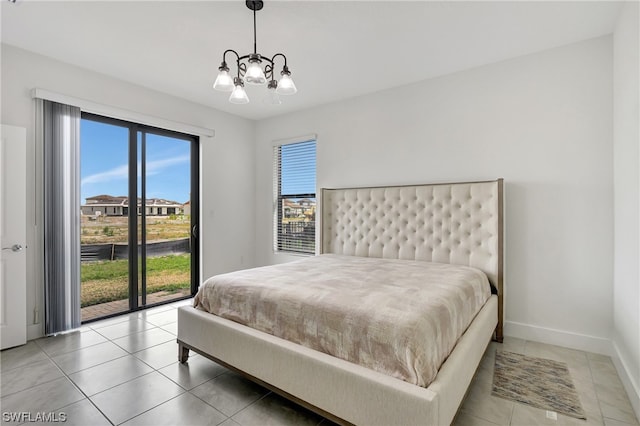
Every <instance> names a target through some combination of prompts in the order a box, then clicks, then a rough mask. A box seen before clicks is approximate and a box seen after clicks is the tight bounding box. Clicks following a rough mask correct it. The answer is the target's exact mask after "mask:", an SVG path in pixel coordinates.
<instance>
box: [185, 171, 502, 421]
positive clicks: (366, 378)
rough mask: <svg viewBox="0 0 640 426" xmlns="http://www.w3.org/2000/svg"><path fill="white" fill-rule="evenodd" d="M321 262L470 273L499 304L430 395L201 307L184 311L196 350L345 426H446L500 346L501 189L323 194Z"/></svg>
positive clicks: (487, 184)
mask: <svg viewBox="0 0 640 426" xmlns="http://www.w3.org/2000/svg"><path fill="white" fill-rule="evenodd" d="M320 209H321V211H322V215H321V235H320V242H321V244H320V246H321V253H335V254H344V255H353V256H366V257H379V258H393V259H411V260H422V261H432V262H442V263H453V264H461V265H469V266H473V267H475V268H478V269H480V270H482V271H484V272H485V273H486V274H487V276H488V277H489V281H490V283H491V284H492V287H493V290H494V293H495V294H494V295H493V296H491V298H490V299H489V301H488V302H487V303H486V304H485V306H484V307H483V308H482V309H481V310H480V312H479V313H478V314H477V315H476V317H475V319H474V320H473V322H472V323H471V325H470V326H469V327H468V329H467V331H466V332H465V333H464V334H463V335H462V337H461V338H460V340H459V341H458V343H457V344H456V346H455V348H454V350H453V351H452V352H451V354H450V355H449V357H448V358H447V360H446V361H445V362H444V364H442V366H441V368H440V369H439V370H438V374H437V376H436V378H435V380H434V381H433V382H432V383H431V384H430V385H429V386H428V387H426V388H423V387H419V386H415V385H412V384H410V383H407V382H404V381H402V380H398V379H395V378H393V377H390V376H386V375H384V374H381V373H378V372H375V371H372V370H369V369H367V368H364V367H360V366H358V365H355V364H352V363H350V362H347V361H344V360H342V359H338V358H334V357H332V356H330V355H327V354H324V353H320V352H317V351H314V350H312V349H309V348H306V347H304V346H301V345H298V344H295V343H291V342H288V341H286V340H283V339H280V338H278V337H275V336H272V335H269V334H266V333H263V332H260V331H257V330H254V329H251V328H248V327H246V326H243V325H241V324H238V323H235V322H233V321H229V320H226V319H224V318H220V317H217V316H215V315H212V314H209V313H207V312H204V311H201V310H198V309H195V308H193V307H181V308H180V309H179V310H178V344H179V358H180V361H181V362H185V361H186V360H187V358H188V353H189V350H194V351H195V352H197V353H199V354H202V355H204V356H206V357H209V358H211V359H213V360H214V361H216V362H218V363H221V364H223V365H225V366H227V367H229V368H231V369H233V370H235V371H237V372H240V373H242V374H243V375H245V376H246V377H249V378H250V379H252V380H254V381H255V382H257V383H259V384H261V385H263V386H265V387H267V388H269V389H271V390H273V391H275V392H277V393H279V394H281V395H283V396H285V397H287V398H289V399H291V400H293V401H295V402H297V403H299V404H301V405H303V406H305V407H307V408H309V409H311V410H313V411H315V412H317V413H319V414H321V415H323V416H325V417H328V418H329V419H331V420H333V421H335V422H338V423H343V424H349V423H352V424H366V425H375V424H380V425H391V424H402V425H410V424H420V425H427V424H428V425H446V424H450V423H451V421H452V420H453V418H454V416H455V414H456V412H457V410H458V407H459V405H460V402H461V401H462V399H463V398H464V395H465V393H466V390H467V388H468V386H469V383H470V382H471V379H472V378H473V375H474V373H475V370H476V368H477V366H478V364H479V362H480V360H481V358H482V355H483V353H484V351H485V349H486V347H487V345H488V343H489V341H490V340H491V339H492V338H494V339H495V340H497V341H502V320H503V306H502V300H503V260H502V259H503V248H502V245H503V181H502V179H498V180H495V181H484V182H466V183H451V184H432V185H413V186H395V187H377V188H353V189H323V190H322V195H321V201H320Z"/></svg>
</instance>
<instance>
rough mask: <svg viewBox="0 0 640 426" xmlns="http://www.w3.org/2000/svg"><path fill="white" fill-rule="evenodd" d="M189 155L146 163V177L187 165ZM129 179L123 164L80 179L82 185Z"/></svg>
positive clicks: (125, 166)
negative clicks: (168, 168) (173, 167)
mask: <svg viewBox="0 0 640 426" xmlns="http://www.w3.org/2000/svg"><path fill="white" fill-rule="evenodd" d="M190 159H191V158H190V156H189V155H182V156H179V157H173V158H164V159H162V160H154V161H148V162H147V170H146V172H147V175H148V176H151V175H156V174H158V173H160V172H161V171H162V170H163V169H166V168H167V167H171V166H175V165H178V164H185V163H188V162H189V160H190ZM140 173H141V165H140V163H138V177H139V176H140ZM128 177H129V166H128V165H127V164H123V165H121V166H117V167H114V168H112V169H110V170H107V171H104V172H100V173H94V174H92V175H89V176H87V177H85V178H83V179H82V182H81V183H82V185H85V184H89V183H100V182H110V181H114V180H121V179H127V178H128Z"/></svg>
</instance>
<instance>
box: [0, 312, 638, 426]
mask: <svg viewBox="0 0 640 426" xmlns="http://www.w3.org/2000/svg"><path fill="white" fill-rule="evenodd" d="M186 303H189V301H182V302H178V303H175V304H172V305H165V306H162V307H158V308H154V309H151V310H148V311H144V312H138V313H133V314H129V315H124V316H121V317H117V318H111V319H108V320H104V321H99V322H95V323H90V324H89V325H87V326H86V327H83V328H82V329H81V330H80V331H79V332H74V333H70V334H66V335H61V336H56V337H50V338H43V339H39V340H35V341H31V342H29V343H27V344H26V345H24V346H21V347H18V348H14V349H10V350H6V351H3V352H2V353H1V363H0V364H1V376H0V379H1V380H0V381H1V391H0V395H1V397H2V398H1V400H0V405H1V406H2V413H3V423H7V424H18V423H20V422H13V423H12V422H11V421H7V420H10V419H8V418H4V416H5V415H6V413H23V412H30V413H32V417H31V419H29V418H23V419H22V421H28V420H34V419H37V417H36V415H37V414H38V413H53V414H52V415H56V414H57V415H58V417H57V419H58V420H60V418H61V417H60V413H64V416H65V417H66V422H65V424H67V425H120V424H123V425H154V426H160V425H223V426H238V425H319V424H322V425H330V424H332V423H331V422H329V421H328V420H325V419H323V418H322V417H319V416H317V415H315V414H313V413H311V412H309V411H307V410H305V409H303V408H301V407H298V406H296V405H294V404H292V403H290V402H288V401H286V400H284V399H282V398H280V397H278V396H277V395H275V394H273V393H271V392H269V391H268V390H266V389H264V388H262V387H260V386H257V385H255V384H253V383H251V382H249V381H247V380H245V379H244V378H242V377H240V376H238V375H236V374H234V373H232V372H230V371H228V370H226V369H225V368H223V367H221V366H219V365H217V364H215V363H213V362H212V361H210V360H208V359H206V358H204V357H202V356H198V355H193V354H192V355H193V356H192V357H191V358H190V359H189V362H188V363H187V364H185V365H182V364H179V363H178V362H177V345H176V342H175V339H176V332H177V326H176V319H177V316H176V315H177V314H176V313H177V311H176V308H177V307H178V306H180V305H182V304H186ZM500 347H501V348H503V349H504V350H510V351H513V352H519V353H524V354H526V355H532V356H539V357H545V358H551V359H556V360H559V361H564V362H566V363H567V364H568V366H569V369H570V371H571V374H572V376H573V378H574V382H575V384H576V387H577V389H578V393H579V395H580V399H581V401H582V404H583V408H584V409H585V411H586V413H587V418H588V419H587V421H581V420H576V419H572V418H568V417H564V416H562V415H558V419H557V420H551V419H549V418H547V416H546V414H547V413H546V412H545V411H544V410H539V409H535V408H530V407H528V406H526V405H522V404H518V403H513V402H510V401H507V400H503V399H500V398H496V397H493V396H491V381H492V374H493V362H494V354H495V350H496V348H500ZM55 419H56V418H54V419H50V420H55ZM454 424H455V425H457V426H466V425H478V426H484V425H488V426H492V425H522V426H528V425H585V426H586V425H607V426H614V425H618V426H620V425H636V426H638V421H637V419H636V418H635V416H634V414H633V410H632V408H631V405H630V403H629V400H628V398H627V396H626V394H625V393H624V390H623V389H622V384H621V382H620V379H619V378H618V376H617V374H616V372H615V369H614V367H613V364H612V363H611V360H610V359H609V358H608V357H604V356H601V355H595V354H590V353H585V352H581V351H575V350H570V349H565V348H560V347H557V346H551V345H545V344H541V343H536V342H530V341H524V340H519V339H513V338H507V339H506V341H505V343H504V344H502V345H499V344H496V343H491V345H490V347H489V348H488V349H487V352H486V354H485V356H484V358H483V360H482V363H481V366H480V368H479V370H478V372H477V374H476V377H475V378H474V380H473V383H472V385H471V386H470V388H469V393H468V394H467V397H466V398H465V400H464V401H463V404H462V406H461V408H460V411H459V413H458V416H457V417H456V419H455V421H454Z"/></svg>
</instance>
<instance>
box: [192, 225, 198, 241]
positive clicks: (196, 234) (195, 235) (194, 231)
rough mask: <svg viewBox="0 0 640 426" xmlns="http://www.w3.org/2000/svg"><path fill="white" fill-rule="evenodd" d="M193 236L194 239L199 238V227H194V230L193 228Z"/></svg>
mask: <svg viewBox="0 0 640 426" xmlns="http://www.w3.org/2000/svg"><path fill="white" fill-rule="evenodd" d="M191 235H192V236H193V238H198V225H193V228H191Z"/></svg>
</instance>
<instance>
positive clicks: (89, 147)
mask: <svg viewBox="0 0 640 426" xmlns="http://www.w3.org/2000/svg"><path fill="white" fill-rule="evenodd" d="M138 141H140V136H139V137H138ZM80 144H81V145H80V173H81V177H80V179H81V180H80V182H81V197H82V201H81V202H82V204H85V203H86V198H87V197H92V196H95V195H102V194H107V195H114V196H119V195H124V196H126V195H128V181H129V179H128V177H129V175H128V174H129V166H128V156H129V154H128V153H129V129H128V128H125V127H119V126H115V125H111V124H105V123H99V122H96V121H91V120H86V119H83V120H82V121H81V123H80ZM146 151H147V152H146V154H147V155H146V168H147V170H146V181H147V194H146V197H147V198H164V199H167V200H171V201H177V202H179V203H184V202H186V201H188V200H189V193H190V175H191V173H190V142H189V141H185V140H182V139H175V138H169V137H165V136H158V135H154V134H150V133H148V134H147V137H146ZM138 156H139V157H140V142H139V143H138ZM140 169H141V167H140V161H138V179H140ZM138 188H139V187H138Z"/></svg>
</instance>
